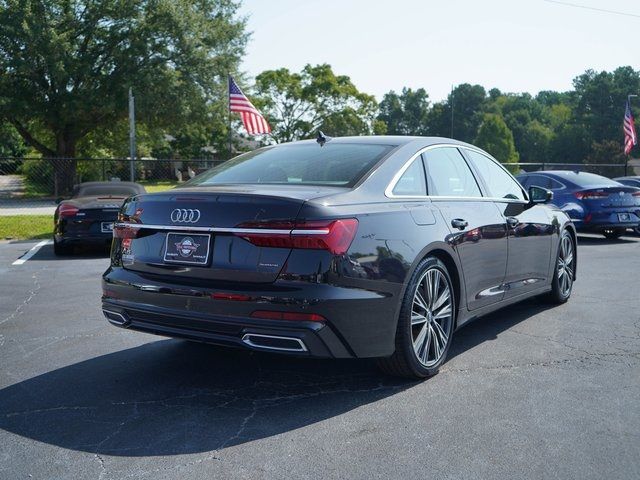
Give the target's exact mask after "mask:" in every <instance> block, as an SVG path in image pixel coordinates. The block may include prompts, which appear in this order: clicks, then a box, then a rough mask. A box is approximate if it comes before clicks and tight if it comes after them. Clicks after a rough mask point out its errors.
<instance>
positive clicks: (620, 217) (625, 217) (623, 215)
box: [618, 213, 631, 222]
mask: <svg viewBox="0 0 640 480" xmlns="http://www.w3.org/2000/svg"><path fill="white" fill-rule="evenodd" d="M618 221H619V222H630V221H631V216H630V215H629V214H628V213H619V214H618Z"/></svg>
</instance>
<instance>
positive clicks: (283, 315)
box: [251, 310, 327, 322]
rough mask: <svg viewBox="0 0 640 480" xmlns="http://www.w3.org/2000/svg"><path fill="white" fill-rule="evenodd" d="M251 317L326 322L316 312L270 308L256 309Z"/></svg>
mask: <svg viewBox="0 0 640 480" xmlns="http://www.w3.org/2000/svg"><path fill="white" fill-rule="evenodd" d="M251 317H253V318H264V319H265V320H290V321H294V322H326V321H327V319H326V318H324V317H323V316H322V315H318V314H317V313H297V312H276V311H272V310H256V311H255V312H253V313H252V314H251Z"/></svg>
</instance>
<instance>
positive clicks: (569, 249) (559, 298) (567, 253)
mask: <svg viewBox="0 0 640 480" xmlns="http://www.w3.org/2000/svg"><path fill="white" fill-rule="evenodd" d="M575 271H576V254H575V246H574V243H573V239H572V238H571V234H570V233H569V232H568V231H566V230H565V231H564V232H562V235H561V236H560V245H559V246H558V255H557V258H556V268H555V272H554V274H553V280H552V282H551V293H550V294H549V299H550V300H551V301H552V302H553V303H556V304H561V303H565V302H566V301H567V300H569V297H570V296H571V290H572V289H573V281H574V280H575Z"/></svg>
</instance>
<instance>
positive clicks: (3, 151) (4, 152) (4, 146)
mask: <svg viewBox="0 0 640 480" xmlns="http://www.w3.org/2000/svg"><path fill="white" fill-rule="evenodd" d="M25 153H27V149H26V148H25V145H24V143H23V141H22V138H21V137H20V135H19V134H18V132H16V129H15V128H13V126H12V125H11V124H9V123H8V122H2V121H0V157H21V156H23V155H24V154H25Z"/></svg>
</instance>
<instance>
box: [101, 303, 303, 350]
mask: <svg viewBox="0 0 640 480" xmlns="http://www.w3.org/2000/svg"><path fill="white" fill-rule="evenodd" d="M102 313H103V314H104V316H105V318H106V319H107V320H108V321H109V322H110V323H112V324H114V325H117V326H118V327H124V326H126V325H127V324H128V323H129V320H128V319H127V318H126V317H125V316H124V314H122V313H120V312H116V311H114V310H106V309H102ZM242 343H244V344H245V345H248V346H250V347H253V348H259V349H263V350H272V351H278V352H307V351H309V350H308V349H307V346H306V345H305V343H304V342H303V341H302V340H301V339H299V338H296V337H284V336H279V335H269V334H264V333H245V334H244V335H243V336H242Z"/></svg>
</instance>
